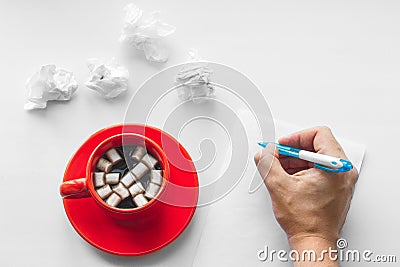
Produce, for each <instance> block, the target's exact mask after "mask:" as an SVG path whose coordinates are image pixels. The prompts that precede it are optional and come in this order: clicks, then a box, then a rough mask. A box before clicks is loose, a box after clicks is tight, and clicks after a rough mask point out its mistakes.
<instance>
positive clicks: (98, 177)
mask: <svg viewBox="0 0 400 267" xmlns="http://www.w3.org/2000/svg"><path fill="white" fill-rule="evenodd" d="M93 183H94V186H95V187H101V186H104V185H105V184H106V183H105V181H104V172H95V173H93Z"/></svg>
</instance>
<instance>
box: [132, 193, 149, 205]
mask: <svg viewBox="0 0 400 267" xmlns="http://www.w3.org/2000/svg"><path fill="white" fill-rule="evenodd" d="M133 202H134V203H135V204H136V206H138V207H142V206H144V205H146V204H147V203H148V201H147V199H146V198H145V197H144V196H143V195H142V194H139V195H136V196H135V197H134V198H133Z"/></svg>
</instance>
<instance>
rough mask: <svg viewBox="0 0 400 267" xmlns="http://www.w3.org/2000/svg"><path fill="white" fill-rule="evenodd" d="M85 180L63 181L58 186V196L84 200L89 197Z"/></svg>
mask: <svg viewBox="0 0 400 267" xmlns="http://www.w3.org/2000/svg"><path fill="white" fill-rule="evenodd" d="M86 180H87V179H86V178H78V179H75V180H69V181H65V182H63V183H62V184H61V186H60V194H61V196H62V197H63V198H84V197H89V196H90V194H89V190H88V188H87V184H86Z"/></svg>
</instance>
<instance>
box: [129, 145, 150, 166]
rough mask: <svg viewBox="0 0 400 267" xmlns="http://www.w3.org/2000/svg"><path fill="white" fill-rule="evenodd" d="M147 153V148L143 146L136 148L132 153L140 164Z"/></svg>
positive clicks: (133, 157)
mask: <svg viewBox="0 0 400 267" xmlns="http://www.w3.org/2000/svg"><path fill="white" fill-rule="evenodd" d="M146 153H147V151H146V148H144V147H143V146H136V147H135V150H133V153H132V159H133V160H134V161H136V162H139V161H140V160H141V159H142V158H143V156H144V155H146Z"/></svg>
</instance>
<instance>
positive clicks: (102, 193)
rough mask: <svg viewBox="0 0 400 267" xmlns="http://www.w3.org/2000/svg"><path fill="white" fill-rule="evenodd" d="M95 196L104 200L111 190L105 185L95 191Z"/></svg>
mask: <svg viewBox="0 0 400 267" xmlns="http://www.w3.org/2000/svg"><path fill="white" fill-rule="evenodd" d="M96 192H97V194H98V195H99V197H100V198H102V199H105V198H106V197H108V196H109V195H111V193H112V189H111V187H110V185H108V184H107V185H105V186H103V187H100V188H99V189H97V190H96Z"/></svg>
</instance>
